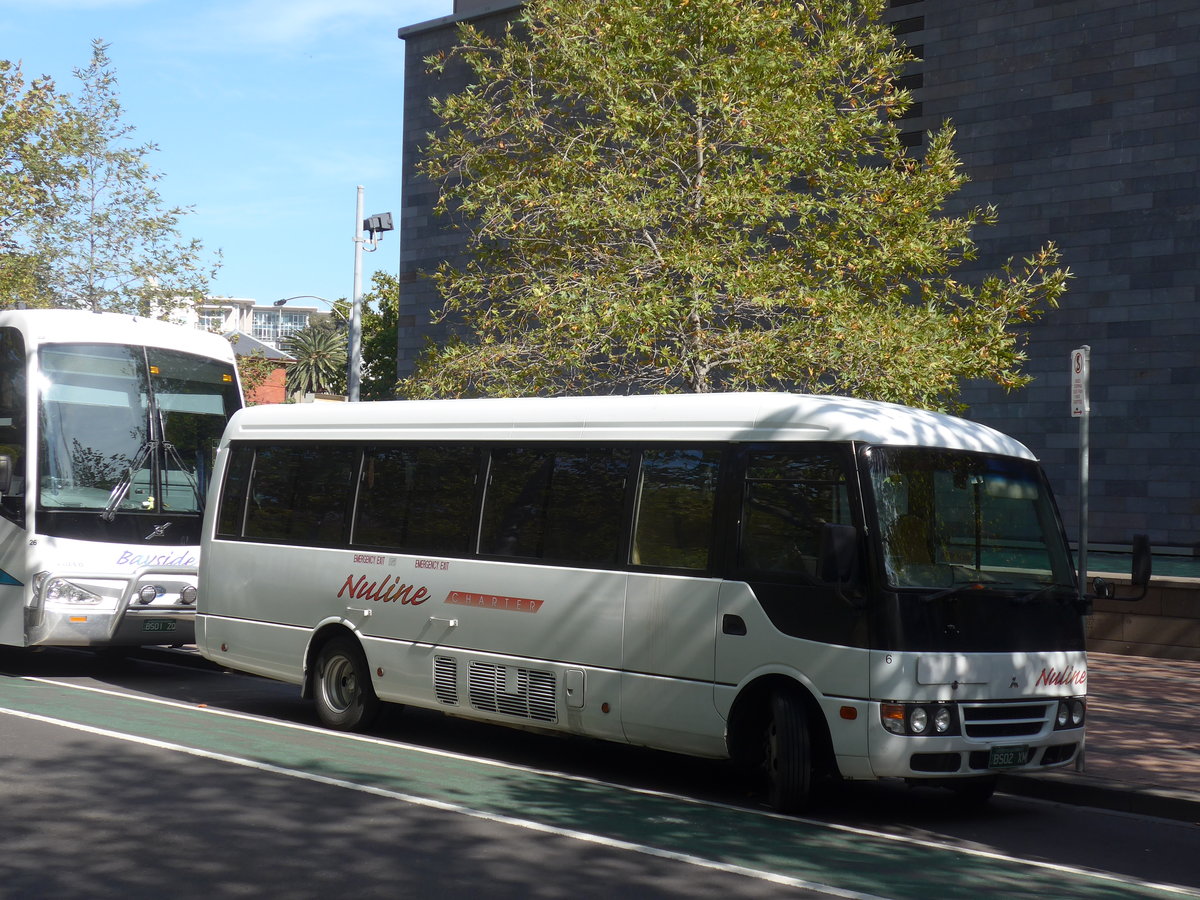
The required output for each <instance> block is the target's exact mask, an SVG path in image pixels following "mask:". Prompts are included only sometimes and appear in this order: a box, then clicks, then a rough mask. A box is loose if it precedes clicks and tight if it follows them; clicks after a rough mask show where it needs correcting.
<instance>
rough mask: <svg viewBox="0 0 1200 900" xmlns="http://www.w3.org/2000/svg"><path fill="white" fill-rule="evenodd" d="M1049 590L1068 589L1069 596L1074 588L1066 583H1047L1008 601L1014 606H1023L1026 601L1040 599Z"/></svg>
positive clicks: (1032, 601) (1031, 601)
mask: <svg viewBox="0 0 1200 900" xmlns="http://www.w3.org/2000/svg"><path fill="white" fill-rule="evenodd" d="M1051 591H1070V592H1071V596H1072V597H1073V596H1074V588H1072V587H1071V586H1070V585H1066V584H1057V583H1056V584H1047V585H1044V586H1043V587H1040V588H1038V589H1037V590H1036V591H1030V592H1029V593H1028V594H1023V595H1021V596H1020V597H1013V598H1012V599H1010V600H1009V601H1008V602H1009V603H1012V604H1013V605H1014V606H1023V605H1024V604H1026V603H1034V602H1036V601H1038V600H1041V599H1042V598H1043V597H1044V596H1046V595H1047V594H1049V593H1050V592H1051Z"/></svg>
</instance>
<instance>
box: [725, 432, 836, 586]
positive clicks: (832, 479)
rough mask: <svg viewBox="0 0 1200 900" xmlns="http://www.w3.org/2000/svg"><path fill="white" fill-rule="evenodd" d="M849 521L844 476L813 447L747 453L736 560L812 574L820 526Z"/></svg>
mask: <svg viewBox="0 0 1200 900" xmlns="http://www.w3.org/2000/svg"><path fill="white" fill-rule="evenodd" d="M826 522H831V523H835V524H842V525H847V524H850V507H849V503H848V501H847V494H846V476H845V473H844V472H843V471H842V468H841V466H840V465H839V464H838V462H837V460H836V459H835V458H834V457H833V456H832V455H831V454H830V453H828V452H827V451H822V450H820V449H819V448H813V449H804V450H799V451H797V452H789V453H777V452H763V453H753V454H751V455H750V459H749V461H748V465H747V468H746V482H745V488H744V495H743V503H742V517H741V523H742V533H741V541H740V545H739V547H738V565H739V566H740V567H741V568H743V569H749V570H752V571H756V572H770V573H775V574H784V575H806V576H810V577H816V576H817V574H818V573H817V558H818V555H819V553H820V541H821V526H822V525H823V524H824V523H826Z"/></svg>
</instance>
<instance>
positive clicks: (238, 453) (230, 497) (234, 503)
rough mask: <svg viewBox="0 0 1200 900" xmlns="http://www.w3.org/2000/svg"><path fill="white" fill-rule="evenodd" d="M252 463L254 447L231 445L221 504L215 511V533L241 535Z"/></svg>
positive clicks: (222, 535) (232, 536) (231, 535)
mask: <svg viewBox="0 0 1200 900" xmlns="http://www.w3.org/2000/svg"><path fill="white" fill-rule="evenodd" d="M253 465H254V449H253V448H251V447H233V448H231V449H230V451H229V463H228V465H227V468H226V470H225V484H224V486H223V487H222V489H221V506H220V508H219V510H218V512H217V535H218V536H219V537H228V538H238V537H241V536H242V521H243V519H244V518H245V515H246V491H247V490H248V488H249V487H250V470H251V468H252V467H253Z"/></svg>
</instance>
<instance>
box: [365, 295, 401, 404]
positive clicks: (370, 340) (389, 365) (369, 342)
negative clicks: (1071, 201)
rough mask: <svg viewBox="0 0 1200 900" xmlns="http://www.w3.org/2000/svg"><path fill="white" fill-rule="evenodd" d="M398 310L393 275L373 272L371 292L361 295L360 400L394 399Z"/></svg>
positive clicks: (397, 297) (398, 304) (398, 301)
mask: <svg viewBox="0 0 1200 900" xmlns="http://www.w3.org/2000/svg"><path fill="white" fill-rule="evenodd" d="M399 307H400V281H399V279H397V278H396V276H395V275H389V274H387V273H386V272H376V273H375V274H374V275H372V276H371V289H370V290H369V291H365V292H364V293H363V296H362V381H361V383H360V384H359V396H360V397H361V399H363V400H393V399H395V397H396V325H397V322H398V315H399Z"/></svg>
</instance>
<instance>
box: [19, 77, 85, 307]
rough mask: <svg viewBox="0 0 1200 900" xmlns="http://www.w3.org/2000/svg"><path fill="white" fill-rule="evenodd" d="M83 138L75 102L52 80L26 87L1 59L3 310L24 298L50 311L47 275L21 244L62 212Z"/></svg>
mask: <svg viewBox="0 0 1200 900" xmlns="http://www.w3.org/2000/svg"><path fill="white" fill-rule="evenodd" d="M78 150H79V133H78V129H77V128H76V126H75V122H74V120H73V119H72V118H71V116H70V103H69V100H68V99H67V98H66V97H65V96H64V95H62V94H60V93H58V91H57V90H56V89H55V85H54V82H53V81H52V80H51V79H49V78H45V77H42V78H35V79H33V80H32V81H30V82H28V83H26V81H25V78H24V75H23V73H22V71H21V67H20V65H18V64H15V63H12V62H9V61H7V60H0V305H2V306H7V305H9V304H10V303H11V302H12V301H13V300H15V299H21V300H24V301H25V302H26V304H27V305H30V306H49V305H50V301H49V297H48V296H47V293H46V280H47V271H46V266H45V263H44V261H43V260H41V259H39V258H38V257H37V256H36V255H35V254H34V253H33V252H32V251H31V250H30V248H29V247H28V246H27V245H26V244H25V243H23V242H22V240H21V239H20V238H21V237H22V236H23V235H25V234H26V233H27V231H28V229H29V227H30V226H31V225H33V224H34V223H36V222H38V221H39V220H50V219H53V218H55V217H56V216H57V215H59V214H60V213H61V212H62V208H63V201H62V194H63V192H64V191H65V190H66V189H67V188H68V187H69V186H70V185H71V184H72V183H73V182H74V181H75V179H76V178H77V177H78V175H79V166H78V163H77V161H76V156H77V153H78Z"/></svg>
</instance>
